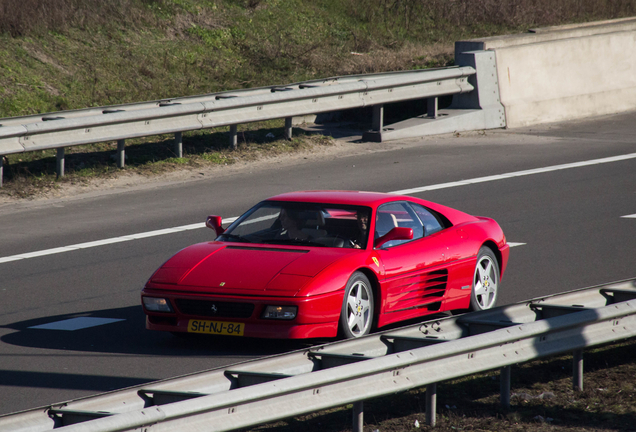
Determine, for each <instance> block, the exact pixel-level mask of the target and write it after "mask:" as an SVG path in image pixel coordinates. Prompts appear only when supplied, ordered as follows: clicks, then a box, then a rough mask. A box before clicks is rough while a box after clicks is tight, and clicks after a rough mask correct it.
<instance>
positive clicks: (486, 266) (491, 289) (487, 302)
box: [470, 246, 499, 311]
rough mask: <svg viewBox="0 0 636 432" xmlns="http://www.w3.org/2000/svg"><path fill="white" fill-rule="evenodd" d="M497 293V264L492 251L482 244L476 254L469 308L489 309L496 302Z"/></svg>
mask: <svg viewBox="0 0 636 432" xmlns="http://www.w3.org/2000/svg"><path fill="white" fill-rule="evenodd" d="M498 294H499V264H498V263H497V258H496V257H495V254H494V252H493V251H492V250H491V249H490V248H489V247H487V246H482V248H481V249H479V253H478V254H477V264H476V265H475V273H474V274H473V287H472V291H471V294H470V310H471V311H480V310H486V309H491V308H493V307H495V304H496V303H497V296H498Z"/></svg>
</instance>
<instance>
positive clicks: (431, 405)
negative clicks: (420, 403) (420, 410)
mask: <svg viewBox="0 0 636 432" xmlns="http://www.w3.org/2000/svg"><path fill="white" fill-rule="evenodd" d="M436 410H437V384H429V385H427V386H426V424H427V425H428V426H435V411H436Z"/></svg>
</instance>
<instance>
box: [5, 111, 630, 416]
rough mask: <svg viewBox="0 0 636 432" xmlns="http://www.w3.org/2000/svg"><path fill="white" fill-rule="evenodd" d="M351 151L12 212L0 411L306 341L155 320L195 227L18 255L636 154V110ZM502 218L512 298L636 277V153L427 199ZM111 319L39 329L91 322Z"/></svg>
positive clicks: (505, 292)
mask: <svg viewBox="0 0 636 432" xmlns="http://www.w3.org/2000/svg"><path fill="white" fill-rule="evenodd" d="M344 147H345V148H346V151H340V152H338V153H334V154H321V155H316V156H315V157H308V158H307V159H295V160H293V161H287V162H285V161H277V163H275V164H271V165H268V166H259V167H254V168H250V167H244V168H242V169H234V170H231V172H230V170H228V172H223V171H220V172H219V173H217V174H215V175H213V176H202V177H203V178H202V179H201V180H197V181H187V182H179V183H175V184H161V185H157V186H156V187H147V186H146V187H140V188H132V189H130V190H127V191H122V192H121V193H108V194H104V195H99V196H92V197H85V196H84V197H75V198H73V199H62V200H47V201H37V202H29V203H16V204H11V205H4V206H1V207H0V414H6V413H10V412H15V411H19V410H24V409H29V408H34V407H38V406H44V405H47V404H51V403H55V402H61V401H64V400H69V399H74V398H78V397H81V396H88V395H92V394H96V393H101V392H105V391H108V390H113V389H118V388H123V387H127V386H131V385H136V384H141V383H144V382H149V381H154V380H157V379H161V378H168V377H174V376H178V375H183V374H187V373H191V372H195V371H200V370H204V369H210V368H214V367H218V366H222V365H226V364H230V363H234V362H237V361H241V360H244V359H251V358H254V357H258V356H263V355H271V354H275V353H279V352H285V351H288V350H292V349H296V348H299V347H302V346H303V343H299V342H284V341H256V340H247V341H245V340H242V339H240V338H235V339H232V338H228V339H216V338H214V339H209V338H206V339H200V340H194V341H192V340H182V339H179V338H175V337H173V336H172V335H170V334H163V333H155V332H149V331H146V330H145V329H144V316H143V313H142V310H141V307H140V305H139V301H140V297H139V291H140V289H141V287H142V286H143V284H144V282H145V281H146V279H147V278H148V277H149V276H150V275H151V274H152V272H153V271H154V270H155V269H156V268H157V267H158V266H159V265H160V264H161V263H163V262H164V261H165V260H166V259H167V258H169V257H170V256H171V255H172V254H174V253H175V252H176V251H178V250H179V249H181V248H183V247H185V246H187V245H190V244H192V243H195V242H198V241H205V240H209V239H211V238H212V237H213V235H212V233H211V232H210V231H209V230H207V229H203V228H202V229H192V230H188V231H180V232H176V233H171V234H166V235H160V236H152V237H147V238H143V239H137V240H130V241H124V242H117V243H112V244H104V245H101V246H96V247H91V248H84V249H78V250H74V251H67V252H61V253H53V252H55V251H51V253H50V254H47V255H42V256H36V257H32V258H24V259H20V260H14V261H6V260H5V262H2V258H3V257H4V258H6V257H12V256H15V255H18V254H24V253H29V252H37V251H43V250H51V249H55V248H59V247H63V246H67V245H75V244H79V243H84V242H91V241H99V240H104V239H112V238H117V237H121V236H126V235H132V234H137V233H145V232H149V231H153V230H160V229H165V228H171V227H179V226H184V225H188V224H194V223H200V222H202V221H203V220H204V219H205V217H206V216H207V215H208V214H220V215H222V216H223V217H231V216H238V215H239V214H241V213H242V212H243V211H244V210H247V209H248V208H249V207H250V206H251V205H253V204H254V203H256V202H257V201H259V200H261V199H263V198H267V197H268V196H271V195H274V194H277V193H281V192H285V191H291V190H303V189H352V190H374V191H383V192H390V191H398V190H403V189H410V188H417V187H423V186H429V185H438V184H443V183H448V182H456V181H459V180H470V179H475V178H481V177H484V176H492V175H497V174H505V173H519V172H520V171H524V170H529V169H538V168H544V167H552V166H556V165H560V164H571V163H575V162H582V161H593V160H598V159H602V158H608V157H612V156H620V155H628V154H634V153H636V113H630V114H623V115H617V116H608V117H603V118H599V119H595V120H592V121H586V122H576V123H567V124H560V125H551V126H544V127H539V128H531V129H523V130H514V131H494V132H487V133H486V134H484V135H482V134H467V135H462V136H452V135H448V136H441V137H428V138H424V139H418V140H408V141H405V142H400V143H383V144H377V143H351V144H347V145H346V146H344ZM414 195H416V196H419V197H421V198H424V199H428V200H431V201H436V202H439V203H442V204H445V205H448V206H451V207H455V208H458V209H460V210H463V211H466V212H468V213H472V214H476V215H483V216H489V217H493V218H495V219H496V220H497V221H498V222H499V223H500V225H501V226H502V228H503V229H504V232H505V233H506V236H507V238H508V241H510V242H516V243H525V244H523V245H519V246H516V247H514V248H513V249H512V250H511V255H510V262H509V266H508V270H507V274H506V275H505V278H504V280H503V283H502V286H501V289H502V291H501V294H500V299H499V300H500V301H499V304H506V303H511V302H516V301H521V300H524V299H528V298H532V297H536V296H540V295H546V294H550V293H557V292H562V291H566V290H570V289H575V288H582V287H587V286H592V285H596V284H601V283H606V282H611V281H616V280H621V279H626V278H632V277H636V218H629V217H624V216H629V215H636V158H629V159H624V160H620V161H614V162H607V163H594V164H590V165H586V166H579V167H569V168H566V169H558V170H550V171H545V170H538V171H537V172H535V173H532V174H527V175H516V176H511V177H505V178H496V179H493V180H491V181H487V182H481V183H475V184H465V185H455V186H453V187H446V188H442V189H437V190H431V191H425V192H418V193H414ZM75 317H98V318H107V319H110V320H112V321H110V322H109V323H107V324H102V325H97V326H94V327H89V328H83V329H79V330H75V331H69V330H52V329H46V328H33V327H36V326H42V325H44V326H46V325H47V324H51V323H58V322H60V321H63V320H66V319H69V318H75Z"/></svg>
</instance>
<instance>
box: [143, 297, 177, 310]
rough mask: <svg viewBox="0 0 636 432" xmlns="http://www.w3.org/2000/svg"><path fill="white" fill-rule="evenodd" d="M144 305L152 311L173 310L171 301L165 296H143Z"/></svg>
mask: <svg viewBox="0 0 636 432" xmlns="http://www.w3.org/2000/svg"><path fill="white" fill-rule="evenodd" d="M143 302H144V307H145V308H146V310H149V311H152V312H172V307H171V306H170V302H169V301H168V300H167V299H165V298H157V297H143Z"/></svg>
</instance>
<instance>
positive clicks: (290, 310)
mask: <svg viewBox="0 0 636 432" xmlns="http://www.w3.org/2000/svg"><path fill="white" fill-rule="evenodd" d="M297 313H298V306H267V307H265V310H264V311H263V315H262V317H263V318H265V319H280V320H292V319H294V318H296V314H297Z"/></svg>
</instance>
